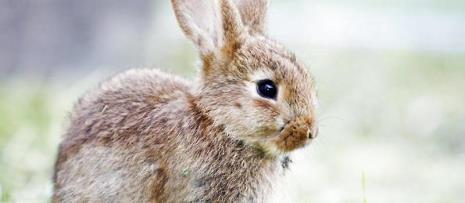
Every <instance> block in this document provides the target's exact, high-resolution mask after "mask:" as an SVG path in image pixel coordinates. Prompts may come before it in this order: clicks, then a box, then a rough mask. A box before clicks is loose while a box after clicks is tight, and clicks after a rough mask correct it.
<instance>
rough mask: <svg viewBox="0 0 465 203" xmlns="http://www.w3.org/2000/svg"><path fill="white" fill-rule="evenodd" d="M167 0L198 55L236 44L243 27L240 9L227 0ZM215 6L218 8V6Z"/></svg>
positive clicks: (225, 48)
mask: <svg viewBox="0 0 465 203" xmlns="http://www.w3.org/2000/svg"><path fill="white" fill-rule="evenodd" d="M218 1H219V7H218V5H217V0H171V3H172V5H173V9H174V12H175V15H176V19H177V20H178V23H179V26H180V27H181V29H182V31H183V32H184V34H185V35H186V36H187V37H188V38H189V39H190V40H191V41H192V42H194V44H195V45H196V46H197V48H198V49H199V50H200V54H201V55H202V56H204V57H205V56H208V55H209V54H211V53H212V52H215V51H218V50H222V51H226V52H227V53H230V51H233V50H234V47H237V44H238V42H239V41H240V36H241V33H242V30H243V27H244V26H243V25H242V22H241V18H240V13H239V11H238V10H237V8H236V7H235V5H234V4H233V3H232V2H230V0H218ZM218 8H219V9H218Z"/></svg>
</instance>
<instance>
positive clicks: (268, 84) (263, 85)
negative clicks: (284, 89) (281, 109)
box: [257, 79, 278, 99]
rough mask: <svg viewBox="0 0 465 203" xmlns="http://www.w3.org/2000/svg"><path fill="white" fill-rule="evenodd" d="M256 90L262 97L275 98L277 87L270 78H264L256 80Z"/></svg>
mask: <svg viewBox="0 0 465 203" xmlns="http://www.w3.org/2000/svg"><path fill="white" fill-rule="evenodd" d="M257 92H258V94H259V95H260V96H262V97H265V98H268V99H276V95H277V94H278V88H277V87H276V84H274V82H273V81H272V80H269V79H265V80H260V81H258V82H257Z"/></svg>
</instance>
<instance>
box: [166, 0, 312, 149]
mask: <svg viewBox="0 0 465 203" xmlns="http://www.w3.org/2000/svg"><path fill="white" fill-rule="evenodd" d="M172 4H173V8H174V11H175V15H176V18H177V20H178V23H179V25H180V27H181V29H182V30H183V32H184V34H185V35H186V36H187V37H188V38H189V39H190V40H191V41H192V42H193V43H194V44H195V46H196V47H197V49H198V50H199V52H200V56H201V60H202V66H201V70H200V80H199V81H200V84H199V89H198V91H197V92H196V94H197V95H196V96H198V98H199V100H198V105H199V106H200V107H201V109H203V110H204V113H205V114H206V115H208V116H209V117H210V118H211V120H213V123H214V125H216V126H219V127H222V128H223V129H224V132H225V133H226V134H227V135H228V136H231V137H233V138H234V139H238V140H241V141H244V142H245V143H247V144H249V145H251V146H256V147H258V148H259V149H263V150H264V151H265V152H267V154H271V155H276V154H279V153H285V152H289V151H292V150H294V149H296V148H300V147H302V146H304V145H306V144H307V143H308V142H309V140H310V139H311V138H314V137H315V136H316V134H317V123H316V117H315V108H316V105H317V98H316V93H315V88H314V82H313V80H312V77H311V76H310V74H309V73H308V71H307V69H306V68H305V67H304V65H303V64H302V63H300V62H299V61H298V60H297V59H296V57H295V55H294V54H293V53H292V52H290V51H288V50H287V49H286V48H285V47H284V46H282V45H281V44H279V43H278V42H276V41H274V40H272V39H270V38H269V37H268V36H267V35H266V33H265V17H266V10H267V5H268V2H267V0H235V1H233V0H218V1H216V0H172Z"/></svg>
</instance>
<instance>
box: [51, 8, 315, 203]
mask: <svg viewBox="0 0 465 203" xmlns="http://www.w3.org/2000/svg"><path fill="white" fill-rule="evenodd" d="M172 5H173V9H174V11H175V14H176V17H177V20H178V22H179V25H180V27H181V29H182V30H183V32H184V34H185V35H186V36H187V37H188V38H189V39H190V40H191V41H193V42H194V44H195V45H196V47H197V48H198V50H199V52H200V57H201V60H202V66H201V71H200V73H199V80H198V81H199V82H198V84H195V85H194V84H192V83H189V82H187V81H185V80H183V79H181V78H178V77H175V76H171V75H168V74H165V73H162V72H160V71H157V70H129V71H127V72H124V73H121V74H119V75H117V76H115V77H113V78H112V79H110V80H108V81H105V82H103V83H102V84H101V85H100V86H99V87H98V88H96V89H94V90H93V91H91V92H89V93H88V94H86V95H85V96H84V97H82V98H81V99H80V100H79V102H78V103H77V105H76V106H75V109H74V111H73V113H72V115H71V124H70V127H69V129H68V130H67V133H66V136H65V138H64V140H63V142H62V143H61V145H60V148H59V154H58V159H57V162H56V166H55V175H54V184H55V185H54V186H55V187H54V195H53V201H54V202H265V201H268V199H267V198H268V197H269V196H270V193H271V192H272V186H273V185H274V181H275V178H276V177H277V176H278V175H279V174H280V173H281V171H282V170H283V167H286V166H287V160H288V158H287V157H286V156H287V155H288V153H289V152H291V151H293V150H295V149H297V148H300V147H303V146H305V145H306V144H307V143H308V142H309V141H310V140H311V139H312V138H314V137H315V136H316V134H317V126H316V119H315V115H314V112H315V105H316V95H315V90H314V84H313V80H312V78H311V76H310V75H309V73H308V72H307V70H306V68H305V67H304V66H303V65H302V64H301V63H299V62H298V61H297V60H296V57H295V56H294V54H292V53H291V52H289V51H288V50H286V49H285V48H284V47H283V46H282V45H280V44H278V43H277V42H275V41H273V40H271V39H270V38H268V36H266V34H265V33H264V30H265V29H264V21H265V15H266V14H265V13H266V10H267V1H266V0H239V1H231V0H218V1H215V0H208V1H207V0H172Z"/></svg>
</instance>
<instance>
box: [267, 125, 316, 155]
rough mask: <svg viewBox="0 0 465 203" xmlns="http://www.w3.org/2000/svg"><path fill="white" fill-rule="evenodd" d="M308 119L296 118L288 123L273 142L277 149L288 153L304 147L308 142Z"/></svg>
mask: <svg viewBox="0 0 465 203" xmlns="http://www.w3.org/2000/svg"><path fill="white" fill-rule="evenodd" d="M310 124H311V122H310V119H309V118H303V117H300V118H297V119H295V120H294V121H292V122H290V123H289V124H288V125H287V126H286V127H285V128H284V129H283V130H282V132H281V135H279V137H278V138H277V139H276V140H275V144H276V146H277V147H278V149H280V150H282V151H284V152H289V151H292V150H294V149H297V148H300V147H303V146H305V145H306V144H307V143H308V142H309V136H308V135H309V132H310Z"/></svg>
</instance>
